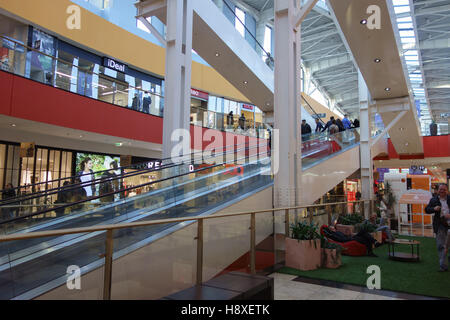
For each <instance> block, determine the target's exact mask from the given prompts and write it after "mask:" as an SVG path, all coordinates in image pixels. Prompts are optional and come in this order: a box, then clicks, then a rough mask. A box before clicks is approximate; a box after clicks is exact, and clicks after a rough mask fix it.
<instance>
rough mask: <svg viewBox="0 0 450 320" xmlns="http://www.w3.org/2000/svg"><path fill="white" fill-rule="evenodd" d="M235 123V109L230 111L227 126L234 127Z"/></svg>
mask: <svg viewBox="0 0 450 320" xmlns="http://www.w3.org/2000/svg"><path fill="white" fill-rule="evenodd" d="M233 124H234V116H233V111H230V113H229V114H228V115H227V126H228V129H233Z"/></svg>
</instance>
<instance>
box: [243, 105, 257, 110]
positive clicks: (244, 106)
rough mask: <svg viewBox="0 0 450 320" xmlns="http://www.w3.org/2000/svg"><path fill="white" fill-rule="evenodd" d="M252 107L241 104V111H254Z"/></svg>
mask: <svg viewBox="0 0 450 320" xmlns="http://www.w3.org/2000/svg"><path fill="white" fill-rule="evenodd" d="M254 108H255V107H254V106H251V105H249V104H242V109H245V110H248V111H253V110H254Z"/></svg>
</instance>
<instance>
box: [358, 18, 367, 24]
mask: <svg viewBox="0 0 450 320" xmlns="http://www.w3.org/2000/svg"><path fill="white" fill-rule="evenodd" d="M359 23H361V24H363V25H366V24H367V19H363V20H361V21H360V22H359Z"/></svg>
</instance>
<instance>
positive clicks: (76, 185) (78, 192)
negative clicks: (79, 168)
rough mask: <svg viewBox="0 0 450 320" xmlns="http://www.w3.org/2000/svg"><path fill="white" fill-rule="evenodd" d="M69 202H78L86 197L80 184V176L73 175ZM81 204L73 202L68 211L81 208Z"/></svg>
mask: <svg viewBox="0 0 450 320" xmlns="http://www.w3.org/2000/svg"><path fill="white" fill-rule="evenodd" d="M71 189H72V192H71V198H70V203H75V202H80V201H83V200H85V199H86V198H87V194H86V190H85V189H84V188H83V186H82V185H81V179H80V177H75V179H74V182H73V186H72V188H71ZM83 207H84V206H83V204H75V205H72V206H71V207H70V211H72V212H73V211H76V210H78V209H81V208H83Z"/></svg>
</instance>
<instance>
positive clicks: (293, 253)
mask: <svg viewBox="0 0 450 320" xmlns="http://www.w3.org/2000/svg"><path fill="white" fill-rule="evenodd" d="M320 239H321V236H320V234H319V232H318V225H314V224H313V223H306V222H297V221H296V222H295V223H293V224H292V225H291V237H290V238H286V239H285V244H286V259H285V260H286V267H290V268H294V269H298V270H303V271H308V270H315V269H317V268H320V264H321V250H320V249H321V247H320V241H321V240H320Z"/></svg>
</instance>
